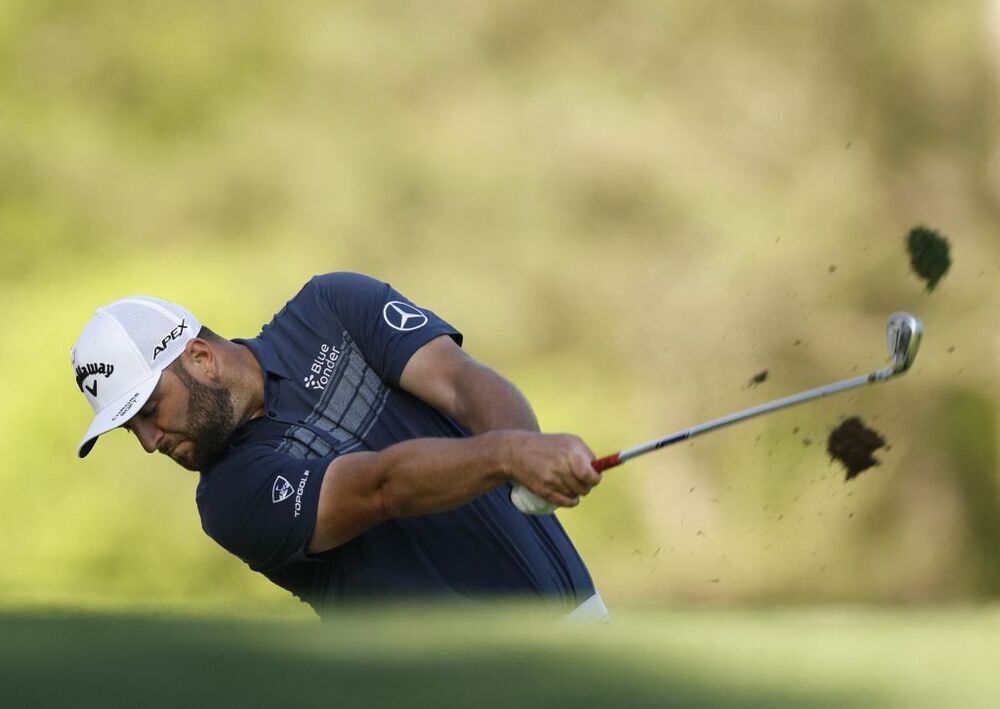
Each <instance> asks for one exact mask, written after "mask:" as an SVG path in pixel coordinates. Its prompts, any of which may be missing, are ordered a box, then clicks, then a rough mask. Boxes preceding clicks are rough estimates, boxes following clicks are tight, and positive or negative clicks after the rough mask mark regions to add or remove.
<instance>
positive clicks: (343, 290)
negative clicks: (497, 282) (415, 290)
mask: <svg viewBox="0 0 1000 709" xmlns="http://www.w3.org/2000/svg"><path fill="white" fill-rule="evenodd" d="M312 283H313V285H314V286H315V287H316V288H317V291H318V297H319V298H320V300H321V302H322V304H323V305H324V306H325V307H327V308H329V310H330V311H331V312H332V314H333V315H334V316H335V317H336V319H337V320H339V321H340V323H341V324H342V325H343V326H344V328H345V329H346V330H347V333H348V334H349V335H350V336H351V339H352V340H354V342H355V343H356V344H357V346H358V347H359V348H360V349H361V352H362V354H363V355H364V356H365V359H366V360H367V361H368V364H369V365H371V367H372V368H373V369H374V370H375V371H376V373H378V375H379V376H380V377H381V378H382V380H383V381H385V382H387V383H388V384H390V385H392V386H398V385H399V377H400V375H401V374H402V373H403V368H404V367H405V366H406V363H407V362H408V361H409V360H410V357H411V356H412V355H413V353H414V352H416V351H417V350H418V349H420V348H421V347H422V346H423V345H425V344H427V343H428V342H430V341H431V340H433V339H435V338H437V337H440V336H442V335H448V336H450V337H451V338H452V339H453V340H455V342H456V343H458V344H459V345H461V344H462V334H461V333H460V332H459V331H458V330H456V329H455V328H454V327H452V326H451V325H449V324H448V323H447V322H445V321H444V320H443V319H441V318H440V317H438V316H437V315H435V314H434V313H433V312H432V311H430V310H428V309H426V308H421V307H419V306H417V305H415V304H414V303H413V302H411V301H410V300H409V299H407V298H406V296H404V295H402V294H401V293H400V292H399V291H397V290H395V289H394V288H393V287H392V286H390V285H389V284H388V283H383V282H381V281H378V280H375V279H374V278H371V277H369V276H365V275H362V274H360V273H346V272H345V273H328V274H325V275H323V276H316V277H315V278H314V279H313V280H312Z"/></svg>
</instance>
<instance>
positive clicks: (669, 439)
mask: <svg viewBox="0 0 1000 709" xmlns="http://www.w3.org/2000/svg"><path fill="white" fill-rule="evenodd" d="M923 331H924V325H923V323H922V322H921V321H920V318H918V317H917V316H915V315H911V314H910V313H903V312H900V313H893V314H892V315H890V316H889V322H888V323H887V324H886V339H887V341H888V345H889V357H890V358H891V361H890V364H889V365H888V366H887V367H883V368H882V369H879V370H876V371H874V372H872V373H870V374H863V375H861V376H858V377H853V378H851V379H845V380H843V381H840V382H836V383H834V384H828V385H827V386H822V387H817V388H815V389H809V390H808V391H803V392H800V393H798V394H792V395H791V396H786V397H785V398H783V399H776V400H774V401H770V402H768V403H766V404H760V405H758V406H754V407H751V408H749V409H744V410H743V411H738V412H736V413H734V414H729V415H728V416H723V417H721V418H717V419H713V420H712V421H707V422H706V423H702V424H699V425H697V426H692V427H691V428H686V429H684V430H683V431H677V432H676V433H671V434H670V435H668V436H664V437H663V438H657V439H655V440H652V441H649V442H647V443H643V444H641V445H638V446H635V447H634V448H627V449H625V450H622V451H619V452H617V453H612V454H611V455H608V456H605V457H603V458H598V459H597V460H595V461H593V462H592V463H591V465H592V466H593V467H594V470H596V471H598V472H601V471H604V470H608V469H609V468H614V467H615V466H618V465H621V464H622V463H624V462H625V461H627V460H631V459H632V458H636V457H638V456H640V455H643V454H644V453H649V452H651V451H655V450H659V449H660V448H665V447H666V446H669V445H671V444H673V443H679V442H680V441H686V440H687V439H689V438H693V437H695V436H697V435H699V434H702V433H706V432H708V431H714V430H715V429H717V428H722V427H723V426H728V425H729V424H731V423H736V422H737V421H743V420H745V419H748V418H752V417H754V416H759V415H761V414H766V413H769V412H771V411H777V410H778V409H783V408H785V407H788V406H793V405H795V404H801V403H802V402H804V401H811V400H812V399H818V398H820V397H822V396H828V395H830V394H836V393H838V392H841V391H847V390H848V389H853V388H854V387H859V386H863V385H865V384H873V383H875V382H884V381H886V380H888V379H892V378H893V377H895V376H896V375H899V374H902V373H904V372H905V371H906V370H908V369H909V368H910V367H911V366H912V365H913V360H914V359H916V357H917V350H918V349H919V348H920V338H921V336H922V335H923ZM510 499H511V502H513V503H514V505H515V506H516V507H517V509H519V510H521V512H524V513H525V514H533V515H537V514H550V513H551V512H553V511H554V510H555V509H556V505H553V504H552V503H551V502H549V501H548V500H546V499H544V498H542V497H539V496H538V495H536V494H535V493H533V492H532V491H531V490H529V489H528V488H526V487H524V486H523V485H521V484H520V483H515V484H514V489H513V490H512V491H511V495H510Z"/></svg>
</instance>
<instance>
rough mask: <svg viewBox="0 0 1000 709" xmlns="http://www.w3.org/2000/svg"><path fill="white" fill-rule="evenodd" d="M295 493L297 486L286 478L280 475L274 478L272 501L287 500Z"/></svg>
mask: <svg viewBox="0 0 1000 709" xmlns="http://www.w3.org/2000/svg"><path fill="white" fill-rule="evenodd" d="M294 493H295V488H293V487H292V484H291V483H290V482H288V481H287V480H285V478H283V477H282V476H280V475H279V476H278V477H276V478H275V479H274V486H273V487H272V488H271V501H272V502H273V503H274V504H278V503H279V502H283V501H284V500H287V499H288V498H289V497H291V496H292V495H293V494H294Z"/></svg>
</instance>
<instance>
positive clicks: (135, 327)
mask: <svg viewBox="0 0 1000 709" xmlns="http://www.w3.org/2000/svg"><path fill="white" fill-rule="evenodd" d="M200 329H201V324H200V323H199V322H198V319H197V318H195V316H194V315H193V314H192V313H191V312H190V311H189V310H187V309H185V308H182V307H181V306H179V305H176V304H174V303H169V302H167V301H165V300H160V299H159V298H150V297H147V296H133V297H131V298H123V299H121V300H116V301H115V302H114V303H111V304H110V305H106V306H104V307H103V308H98V310H97V312H96V313H94V317H93V318H91V320H90V322H89V323H87V326H86V327H85V328H84V329H83V334H81V335H80V338H79V339H78V340H77V341H76V344H75V345H74V346H73V353H72V357H73V371H74V374H75V375H76V385H77V387H79V389H80V391H82V392H83V393H84V396H86V397H87V401H88V402H89V403H90V406H91V407H92V408H93V409H94V420H93V422H92V423H91V424H90V428H88V429H87V433H86V435H84V437H83V440H82V441H80V448H79V450H78V454H79V456H80V457H81V458H83V457H84V456H85V455H87V454H88V453H89V452H90V449H91V448H93V447H94V444H95V443H96V442H97V437H98V436H100V435H101V434H102V433H107V432H108V431H110V430H111V429H113V428H117V427H119V426H121V425H122V424H123V423H126V422H127V421H128V420H129V419H130V418H132V417H133V416H135V415H136V414H137V413H138V412H139V410H140V409H141V408H142V407H143V405H144V404H145V403H146V400H147V399H148V398H149V396H150V394H152V393H153V389H155V388H156V383H157V382H158V381H160V374H161V373H162V372H163V370H164V369H166V368H167V366H168V365H169V364H170V363H171V362H173V361H174V360H175V359H177V358H178V357H179V356H180V355H181V353H182V352H183V351H184V346H185V345H186V344H187V343H188V341H189V340H192V339H193V338H195V337H197V336H198V331H199V330H200Z"/></svg>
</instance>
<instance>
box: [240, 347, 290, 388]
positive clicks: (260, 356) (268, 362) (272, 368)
mask: <svg viewBox="0 0 1000 709" xmlns="http://www.w3.org/2000/svg"><path fill="white" fill-rule="evenodd" d="M233 342H235V343H237V344H240V345H246V346H247V347H249V348H250V351H251V352H253V355H254V357H256V358H257V362H258V363H259V364H260V368H261V369H263V370H264V373H265V375H267V374H275V375H277V376H279V377H283V378H285V379H291V378H292V377H291V375H289V373H288V369H287V368H286V367H285V365H284V363H283V362H282V361H281V360H280V359H279V358H278V355H277V353H276V352H275V351H274V347H273V346H272V345H271V343H270V342H268V341H266V340H262V339H261V338H260V337H253V338H249V339H243V338H237V339H235V340H233Z"/></svg>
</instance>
